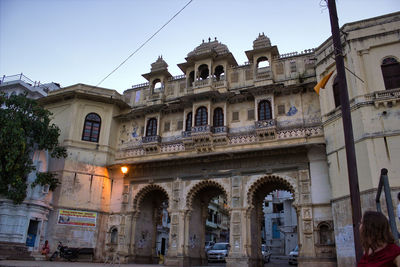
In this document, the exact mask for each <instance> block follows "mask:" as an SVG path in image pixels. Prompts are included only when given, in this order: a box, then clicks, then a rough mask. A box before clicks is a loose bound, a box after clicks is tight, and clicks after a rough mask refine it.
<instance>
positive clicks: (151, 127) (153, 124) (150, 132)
mask: <svg viewBox="0 0 400 267" xmlns="http://www.w3.org/2000/svg"><path fill="white" fill-rule="evenodd" d="M155 135H157V120H156V119H155V118H151V119H149V120H148V121H147V127H146V136H155Z"/></svg>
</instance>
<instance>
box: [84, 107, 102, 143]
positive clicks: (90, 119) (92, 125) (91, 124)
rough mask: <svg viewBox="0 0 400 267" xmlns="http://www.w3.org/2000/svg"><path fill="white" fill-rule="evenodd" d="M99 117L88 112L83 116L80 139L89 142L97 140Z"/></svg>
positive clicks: (99, 124)
mask: <svg viewBox="0 0 400 267" xmlns="http://www.w3.org/2000/svg"><path fill="white" fill-rule="evenodd" d="M100 126H101V118H100V116H99V115H97V114H96V113H89V114H88V115H86V118H85V125H84V127H83V133H82V140H84V141H89V142H96V143H97V142H98V141H99V135H100Z"/></svg>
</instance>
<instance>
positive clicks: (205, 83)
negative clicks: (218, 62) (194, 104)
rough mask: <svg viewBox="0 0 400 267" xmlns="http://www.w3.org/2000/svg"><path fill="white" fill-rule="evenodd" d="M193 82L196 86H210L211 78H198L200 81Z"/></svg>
mask: <svg viewBox="0 0 400 267" xmlns="http://www.w3.org/2000/svg"><path fill="white" fill-rule="evenodd" d="M193 84H194V87H203V86H210V85H211V79H204V80H198V81H195V82H194V83H193Z"/></svg>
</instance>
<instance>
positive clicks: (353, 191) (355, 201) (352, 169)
mask: <svg viewBox="0 0 400 267" xmlns="http://www.w3.org/2000/svg"><path fill="white" fill-rule="evenodd" d="M328 8H329V17H330V20H331V30H332V41H333V49H334V54H335V61H336V70H337V76H336V77H337V81H338V86H339V92H340V93H339V94H340V105H341V109H342V120H343V130H344V142H345V146H346V158H347V172H348V176H349V186H350V199H351V208H352V218H353V234H354V248H355V252H356V262H359V260H360V259H361V257H362V247H361V242H360V231H359V224H360V222H361V203H360V189H359V186H358V174H357V161H356V152H355V146H354V137H353V126H352V122H351V112H350V104H349V94H348V92H347V83H346V74H345V68H344V60H343V52H342V43H341V41H340V32H339V22H338V16H337V11H336V3H335V0H328Z"/></svg>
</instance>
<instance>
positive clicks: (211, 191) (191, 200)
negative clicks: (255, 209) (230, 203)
mask: <svg viewBox="0 0 400 267" xmlns="http://www.w3.org/2000/svg"><path fill="white" fill-rule="evenodd" d="M220 195H222V196H223V197H224V198H225V199H227V198H228V196H229V195H228V193H227V190H226V189H225V188H224V186H222V185H221V184H220V183H218V182H216V181H213V180H205V181H201V182H199V183H197V184H195V185H194V186H193V187H192V188H191V189H190V190H189V192H188V194H187V198H186V208H187V211H188V212H187V215H186V218H185V233H186V235H185V241H184V243H185V248H186V249H185V255H186V256H187V260H186V261H185V266H192V265H203V264H206V263H207V257H206V253H205V250H204V243H205V241H206V240H205V232H206V219H207V216H208V205H209V203H210V201H211V199H213V198H215V197H218V196H220ZM227 210H228V209H227ZM227 212H228V211H227ZM228 224H229V223H228ZM228 236H229V234H228ZM217 241H220V240H217Z"/></svg>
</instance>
